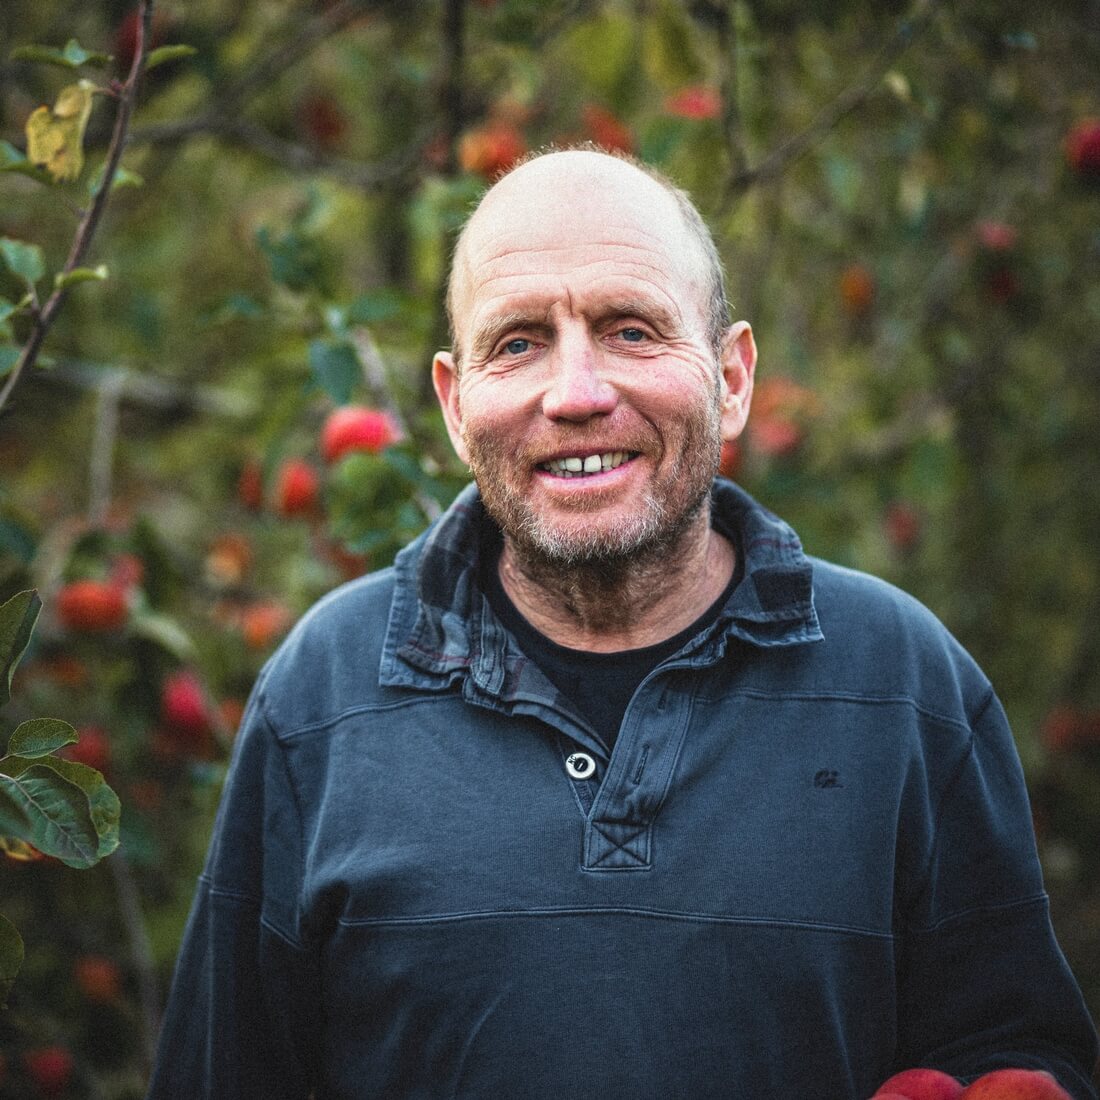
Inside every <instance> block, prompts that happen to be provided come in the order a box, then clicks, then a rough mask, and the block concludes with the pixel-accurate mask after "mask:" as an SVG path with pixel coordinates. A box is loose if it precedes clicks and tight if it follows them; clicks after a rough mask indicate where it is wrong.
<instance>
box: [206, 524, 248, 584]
mask: <svg viewBox="0 0 1100 1100" xmlns="http://www.w3.org/2000/svg"><path fill="white" fill-rule="evenodd" d="M252 557H253V554H252V543H251V542H249V540H248V538H247V537H246V536H245V535H242V534H240V533H239V532H235V531H230V532H229V533H228V534H225V535H219V536H218V537H217V538H216V539H215V540H214V541H213V542H212V543H211V544H210V549H209V550H208V551H207V552H206V561H205V563H204V566H205V568H204V572H205V573H206V579H207V580H208V581H209V582H210V583H211V584H212V585H214V587H215V588H233V587H235V586H236V585H239V584H240V583H241V582H242V581H243V580H244V579H245V577H246V576H247V575H248V571H249V569H251V568H252Z"/></svg>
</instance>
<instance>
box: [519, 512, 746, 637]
mask: <svg viewBox="0 0 1100 1100" xmlns="http://www.w3.org/2000/svg"><path fill="white" fill-rule="evenodd" d="M734 564H735V553H734V548H733V546H732V545H731V543H730V542H729V540H728V539H726V538H725V536H723V535H721V534H719V533H718V532H717V531H715V530H714V529H713V528H712V527H711V526H710V517H709V514H708V513H707V511H706V510H704V511H703V512H701V514H700V515H699V517H698V519H697V520H696V521H695V522H694V523H693V524H692V525H691V526H690V527H689V528H688V529H687V530H685V531H684V533H683V535H682V537H681V539H680V540H679V542H678V543H677V544H676V545H675V546H674V547H673V548H671V549H668V548H666V549H665V552H664V553H662V554H661V555H660V556H659V557H653V558H645V557H637V558H632V559H628V560H626V561H624V562H622V563H607V562H593V563H591V564H586V565H581V566H569V567H562V566H557V565H555V564H553V563H550V562H546V561H544V560H540V559H531V558H529V557H525V556H524V554H523V553H522V552H521V551H520V550H519V548H517V547H516V546H515V545H514V544H513V543H512V541H511V540H510V539H508V538H507V537H505V540H504V548H503V550H502V552H501V555H500V564H499V569H500V579H501V583H502V584H503V585H504V590H505V592H507V593H508V597H509V599H511V601H512V603H514V604H515V606H516V609H517V610H518V611H519V612H520V614H521V615H523V617H524V618H525V619H526V620H527V621H528V622H529V623H531V625H532V626H534V627H535V628H536V629H537V630H539V631H541V632H542V633H543V634H545V635H546V636H547V637H548V638H550V639H551V640H552V641H555V642H557V643H558V644H559V645H563V646H568V647H569V648H571V649H586V650H589V651H591V652H594V653H614V652H618V651H620V650H624V649H641V648H643V647H644V646H650V645H656V644H657V643H658V642H662V641H664V640H665V639H666V638H671V637H672V636H673V635H674V634H677V633H678V632H679V631H681V630H683V629H684V628H685V627H687V626H689V625H690V624H691V623H693V622H694V621H695V620H696V619H697V618H698V617H699V616H700V615H702V614H703V612H704V611H706V609H707V608H708V607H709V606H710V605H711V604H712V603H714V601H715V600H716V599H718V597H719V596H720V595H721V594H722V590H723V589H724V588H725V587H726V585H727V584H728V583H729V580H730V577H732V576H733V569H734Z"/></svg>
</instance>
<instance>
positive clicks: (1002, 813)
mask: <svg viewBox="0 0 1100 1100" xmlns="http://www.w3.org/2000/svg"><path fill="white" fill-rule="evenodd" d="M449 300H450V305H451V310H452V320H453V326H454V347H453V351H452V352H451V353H449V354H448V353H445V352H442V353H440V354H439V355H438V356H437V357H436V360H435V362H434V365H433V370H434V379H435V384H436V389H437V392H438V395H439V399H440V402H441V405H442V408H443V413H444V416H445V419H446V423H447V428H448V430H449V432H450V435H451V438H452V440H453V442H454V445H455V447H456V449H457V450H458V453H459V454H460V456H461V457H462V458H463V459H464V460H465V461H466V462H468V463H469V465H470V466H471V468H472V470H473V473H474V477H475V480H476V485H477V488H476V490H475V489H473V488H471V489H469V490H467V491H466V492H464V493H463V494H462V495H461V496H460V497H459V499H458V500H457V501H456V503H455V504H454V506H453V507H452V508H451V509H450V510H449V511H448V512H447V513H446V514H445V515H444V516H443V517H442V519H441V520H440V521H439V522H438V523H437V524H435V525H434V526H433V527H432V528H431V529H430V530H429V531H428V532H427V533H426V534H425V535H424V536H422V537H421V538H420V539H418V540H417V541H416V542H415V543H414V544H413V545H412V546H410V547H409V548H408V549H407V550H406V551H404V552H403V553H402V554H401V555H400V556H399V559H398V561H397V563H396V565H395V567H394V568H393V569H392V570H384V571H382V572H381V573H377V574H375V575H372V576H369V577H366V578H364V579H362V580H360V581H357V582H355V583H353V584H351V585H350V586H347V587H345V588H343V589H341V590H338V591H337V592H335V593H333V594H332V595H331V596H329V597H328V598H326V599H325V600H323V601H321V603H320V604H319V605H318V607H317V608H315V609H314V610H313V611H312V612H311V613H310V614H309V615H307V616H306V617H305V619H304V620H303V621H302V623H301V624H300V625H299V626H298V627H297V628H296V630H295V631H294V633H293V634H292V636H291V637H290V638H289V639H288V640H287V642H286V643H285V644H284V645H283V647H282V648H281V649H280V651H279V652H278V653H277V654H276V656H275V657H274V658H273V659H272V660H271V661H270V662H269V664H268V666H267V667H266V668H265V670H264V673H263V674H262V676H261V678H260V681H259V683H258V684H257V687H256V690H255V692H254V694H253V698H252V701H251V703H250V705H249V709H248V713H247V715H246V718H245V721H244V723H243V726H242V730H241V732H240V734H239V737H238V741H237V745H236V750H235V756H234V761H233V766H232V770H231V773H230V776H229V779H228V782H227V787H226V791H225V795H224V799H223V803H222V807H221V810H220V812H219V817H218V821H217V824H216V828H215V835H214V839H213V843H212V846H211V851H210V855H209V859H208V864H207V868H206V871H205V873H204V875H203V878H202V882H201V884H200V889H199V894H198V897H197V899H196V903H195V908H194V911H193V913H192V917H191V921H190V924H189V927H188V931H187V937H186V942H185V945H184V948H183V951H182V954H181V958H180V962H179V967H178V972H177V977H176V982H175V985H174V991H173V997H172V1003H171V1006H170V1008H169V1012H168V1015H167V1019H166V1023H165V1028H164V1035H163V1038H162V1043H161V1052H160V1059H159V1065H158V1070H157V1073H156V1077H155V1081H154V1084H153V1086H152V1092H151V1095H152V1096H154V1097H188V1098H193V1097H200V1096H202V1097H217V1098H219V1100H228V1098H233V1097H249V1098H253V1097H254V1098H260V1097H263V1098H268V1100H271V1098H294V1100H305V1098H306V1097H307V1096H309V1095H310V1093H311V1090H313V1093H314V1094H315V1095H316V1097H318V1098H319V1100H320V1098H339V1100H351V1098H356V1100H359V1098H364V1097H386V1098H403V1097H478V1098H481V1097H484V1098H489V1097H493V1098H497V1097H531V1098H547V1100H549V1098H555V1100H556V1098H571V1100H572V1098H586V1097H599V1098H601V1100H619V1098H624V1100H625V1098H628V1097H629V1098H632V1100H633V1098H638V1097H661V1098H665V1097H683V1098H691V1100H696V1098H705V1097H723V1098H729V1097H734V1098H745V1100H749V1098H752V1100H770V1098H776V1100H780V1098H790V1100H795V1098H799V1100H802V1098H807V1097H812V1098H820V1100H864V1098H865V1097H868V1096H870V1095H871V1093H872V1092H874V1090H875V1088H876V1087H877V1085H878V1084H880V1083H881V1082H882V1081H883V1080H884V1079H885V1078H886V1077H888V1076H889V1075H890V1074H892V1073H893V1072H895V1071H898V1070H901V1069H905V1068H908V1067H912V1066H917V1065H927V1066H934V1067H938V1068H940V1069H942V1070H944V1071H946V1072H947V1073H950V1074H953V1075H955V1076H957V1077H960V1078H973V1077H976V1076H978V1075H980V1074H982V1073H984V1072H986V1071H988V1070H991V1069H993V1068H995V1067H1000V1066H1024V1067H1032V1068H1040V1069H1045V1070H1048V1071H1049V1072H1050V1073H1052V1074H1054V1075H1055V1076H1056V1077H1057V1078H1058V1079H1059V1081H1060V1082H1061V1083H1062V1084H1063V1086H1064V1087H1065V1088H1066V1089H1068V1090H1069V1091H1070V1092H1071V1093H1072V1094H1073V1095H1074V1096H1075V1097H1079V1098H1084V1097H1092V1096H1093V1095H1094V1094H1093V1092H1092V1090H1091V1086H1090V1084H1089V1082H1088V1077H1089V1073H1090V1071H1091V1069H1092V1065H1093V1062H1094V1060H1095V1056H1096V1048H1095V1036H1094V1032H1093V1029H1092V1025H1091V1023H1090V1021H1089V1019H1088V1016H1087V1014H1086V1012H1085V1009H1084V1007H1083V1004H1082V1001H1081V997H1080V994H1079V992H1078V989H1077V987H1076V985H1075V983H1074V981H1073V979H1072V977H1071V976H1070V974H1069V972H1068V970H1067V968H1066V965H1065V962H1064V960H1063V958H1062V956H1061V953H1060V951H1059V949H1058V947H1057V944H1056V943H1055V940H1054V937H1053V934H1052V932H1051V928H1050V924H1049V921H1048V916H1047V907H1046V900H1045V895H1044V893H1043V887H1042V883H1041V879H1040V874H1039V868H1038V862H1037V859H1036V855H1035V849H1034V843H1033V840H1032V837H1031V827H1030V818H1029V814H1028V807H1027V800H1026V795H1025V793H1024V788H1023V783H1022V779H1021V774H1020V768H1019V764H1018V761H1017V758H1016V755H1015V752H1014V749H1013V745H1012V741H1011V736H1010V734H1009V731H1008V729H1007V727H1006V724H1005V720H1004V716H1003V713H1002V711H1001V708H1000V706H999V704H998V702H997V700H996V698H995V696H994V695H993V692H992V690H991V688H990V686H989V683H988V682H987V680H986V679H985V677H984V676H983V675H982V673H981V672H980V671H979V670H978V669H977V667H976V666H975V665H974V664H973V662H972V661H971V660H970V659H969V658H968V657H967V656H966V654H965V653H964V652H963V651H962V650H961V649H960V648H959V646H958V645H957V644H956V643H955V642H954V640H953V639H952V638H951V637H950V636H949V635H948V634H947V633H946V631H945V630H944V629H943V628H942V627H941V626H940V625H939V624H938V623H937V622H936V621H935V620H934V619H933V617H932V616H931V615H930V614H929V613H928V612H927V611H925V610H924V609H923V608H921V607H920V606H919V605H917V604H916V603H915V602H913V601H912V600H910V599H909V598H907V597H905V596H904V595H902V594H901V593H899V592H897V591H896V590H894V589H892V588H890V587H888V586H887V585H885V584H882V583H880V582H877V581H874V580H871V579H870V578H867V577H864V576H861V575H858V574H855V573H851V572H849V571H846V570H842V569H839V568H836V567H833V566H830V565H827V564H825V563H822V562H818V561H813V562H811V561H810V560H808V559H807V558H806V557H805V556H804V555H803V552H802V550H801V548H800V546H799V543H798V540H797V538H796V537H795V535H794V533H793V532H792V531H791V530H790V528H789V527H787V526H786V525H785V524H783V523H782V522H781V521H780V520H778V519H777V518H776V517H774V516H773V515H771V514H770V513H768V512H766V511H764V510H763V509H761V508H760V507H759V506H757V505H756V504H755V503H754V502H753V501H752V500H750V499H749V498H748V497H747V496H746V495H745V494H744V493H743V492H742V491H741V490H739V489H738V488H737V487H735V486H733V485H732V484H730V483H728V482H723V481H719V482H715V483H713V484H712V473H713V471H714V469H715V468H716V465H717V459H718V454H719V450H720V445H721V442H722V440H723V439H733V438H735V437H736V436H737V435H738V434H739V433H740V432H741V430H742V429H743V428H744V426H745V421H746V418H747V416H748V410H749V402H750V398H751V395H752V383H753V373H754V368H755V364H756V350H755V346H754V343H753V337H752V333H751V330H750V328H749V326H748V325H747V324H745V323H743V322H740V323H737V324H734V325H732V326H731V325H730V324H729V322H728V319H727V317H726V312H725V298H724V291H723V287H722V277H721V270H720V266H719V265H718V262H717V258H716V255H715V252H714V247H713V244H712V243H711V241H710V238H709V236H708V235H707V233H706V230H705V228H704V227H703V225H702V222H701V221H700V219H699V217H698V215H697V214H696V213H695V211H694V209H693V208H692V207H691V205H690V203H688V202H687V200H686V199H685V197H684V196H683V195H682V194H680V193H679V192H677V191H675V189H674V188H672V187H671V185H670V184H668V183H667V182H666V181H663V180H662V179H659V178H657V177H655V176H654V175H653V174H650V173H649V172H648V171H645V170H642V169H641V168H640V167H638V166H636V165H633V164H631V163H628V162H627V161H625V160H623V159H619V158H614V157H610V156H607V155H604V154H600V153H597V152H593V151H584V150H572V151H565V152H558V153H552V154H549V155H545V156H542V157H539V158H536V159H533V160H531V161H529V162H528V163H526V164H524V165H522V166H521V167H519V168H518V169H516V170H515V171H513V172H512V173H511V174H510V175H508V176H506V177H505V178H504V179H502V180H501V181H500V182H498V183H497V184H496V186H495V187H493V188H492V189H491V190H490V191H489V193H488V194H487V196H486V197H485V199H484V200H483V201H482V203H481V205H480V207H479V208H478V209H477V211H476V212H475V213H474V215H473V217H472V218H471V220H470V222H469V224H468V226H467V228H466V230H465V232H464V234H463V237H462V240H461V242H460V244H459V246H458V248H457V251H456V256H455V262H454V270H453V277H452V285H451V290H450V296H449Z"/></svg>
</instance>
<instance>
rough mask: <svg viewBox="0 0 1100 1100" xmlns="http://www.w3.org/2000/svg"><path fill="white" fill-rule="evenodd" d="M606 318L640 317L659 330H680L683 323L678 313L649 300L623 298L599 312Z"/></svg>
mask: <svg viewBox="0 0 1100 1100" xmlns="http://www.w3.org/2000/svg"><path fill="white" fill-rule="evenodd" d="M598 312H599V313H600V314H601V315H603V316H605V317H640V318H641V319H642V320H643V321H649V322H650V323H651V324H654V325H656V326H657V327H658V328H661V329H666V330H675V329H679V328H680V327H681V325H682V324H683V321H682V320H681V318H680V317H679V316H678V314H677V313H675V312H673V311H672V310H671V309H669V308H668V307H667V306H664V305H662V304H661V303H660V302H655V301H652V300H650V299H648V298H622V299H618V300H616V301H610V302H607V303H606V304H605V305H604V306H602V307H601V308H600V309H599V311H598Z"/></svg>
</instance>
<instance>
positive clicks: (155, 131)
mask: <svg viewBox="0 0 1100 1100" xmlns="http://www.w3.org/2000/svg"><path fill="white" fill-rule="evenodd" d="M196 134H208V135H210V136H212V137H217V138H221V139H222V140H224V141H227V142H229V143H231V144H234V145H239V146H242V147H243V148H246V149H251V150H252V151H253V152H255V153H259V154H260V155H261V156H263V157H266V158H267V159H268V160H270V161H272V162H273V163H275V164H278V165H281V166H282V167H284V168H288V169H290V170H291V171H292V172H322V173H324V174H325V175H326V176H330V177H332V178H333V179H335V180H338V181H339V182H341V183H345V184H347V185H348V186H350V187H357V188H360V189H361V190H364V191H372V190H375V189H378V188H381V187H384V186H385V185H386V184H388V183H391V182H393V181H394V180H398V179H400V178H401V177H402V176H404V175H405V174H406V173H407V172H409V171H410V170H411V169H412V168H414V167H415V166H416V165H417V164H418V163H419V161H420V157H421V155H422V154H423V151H424V147H425V145H426V144H427V142H428V138H429V131H428V129H427V127H424V128H423V129H422V130H421V131H420V132H419V133H417V134H416V135H414V137H413V140H412V141H411V142H409V144H408V145H406V146H405V147H404V148H403V149H398V150H397V151H396V152H393V153H390V154H389V155H388V156H386V157H384V158H383V159H381V160H379V161H377V162H375V163H373V164H367V163H364V162H363V161H356V160H350V159H349V158H347V157H334V156H330V155H329V154H326V153H322V152H321V151H320V150H318V149H314V148H311V147H310V146H308V145H301V144H299V143H297V142H293V141H287V140H286V139H285V138H281V137H279V136H278V135H276V134H273V133H271V131H270V130H267V129H265V128H264V127H263V126H261V125H260V124H259V123H256V122H251V121H249V120H248V119H244V118H234V117H231V116H229V115H223V114H221V113H220V112H219V113H217V114H207V115H196V116H194V117H193V118H184V119H178V120H176V121H174V122H163V123H158V124H155V125H152V126H146V127H143V128H142V129H140V130H135V131H134V132H133V134H132V135H131V137H130V144H131V145H175V144H177V143H179V142H182V141H184V140H186V139H187V138H189V137H194V136H195V135H196Z"/></svg>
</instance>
